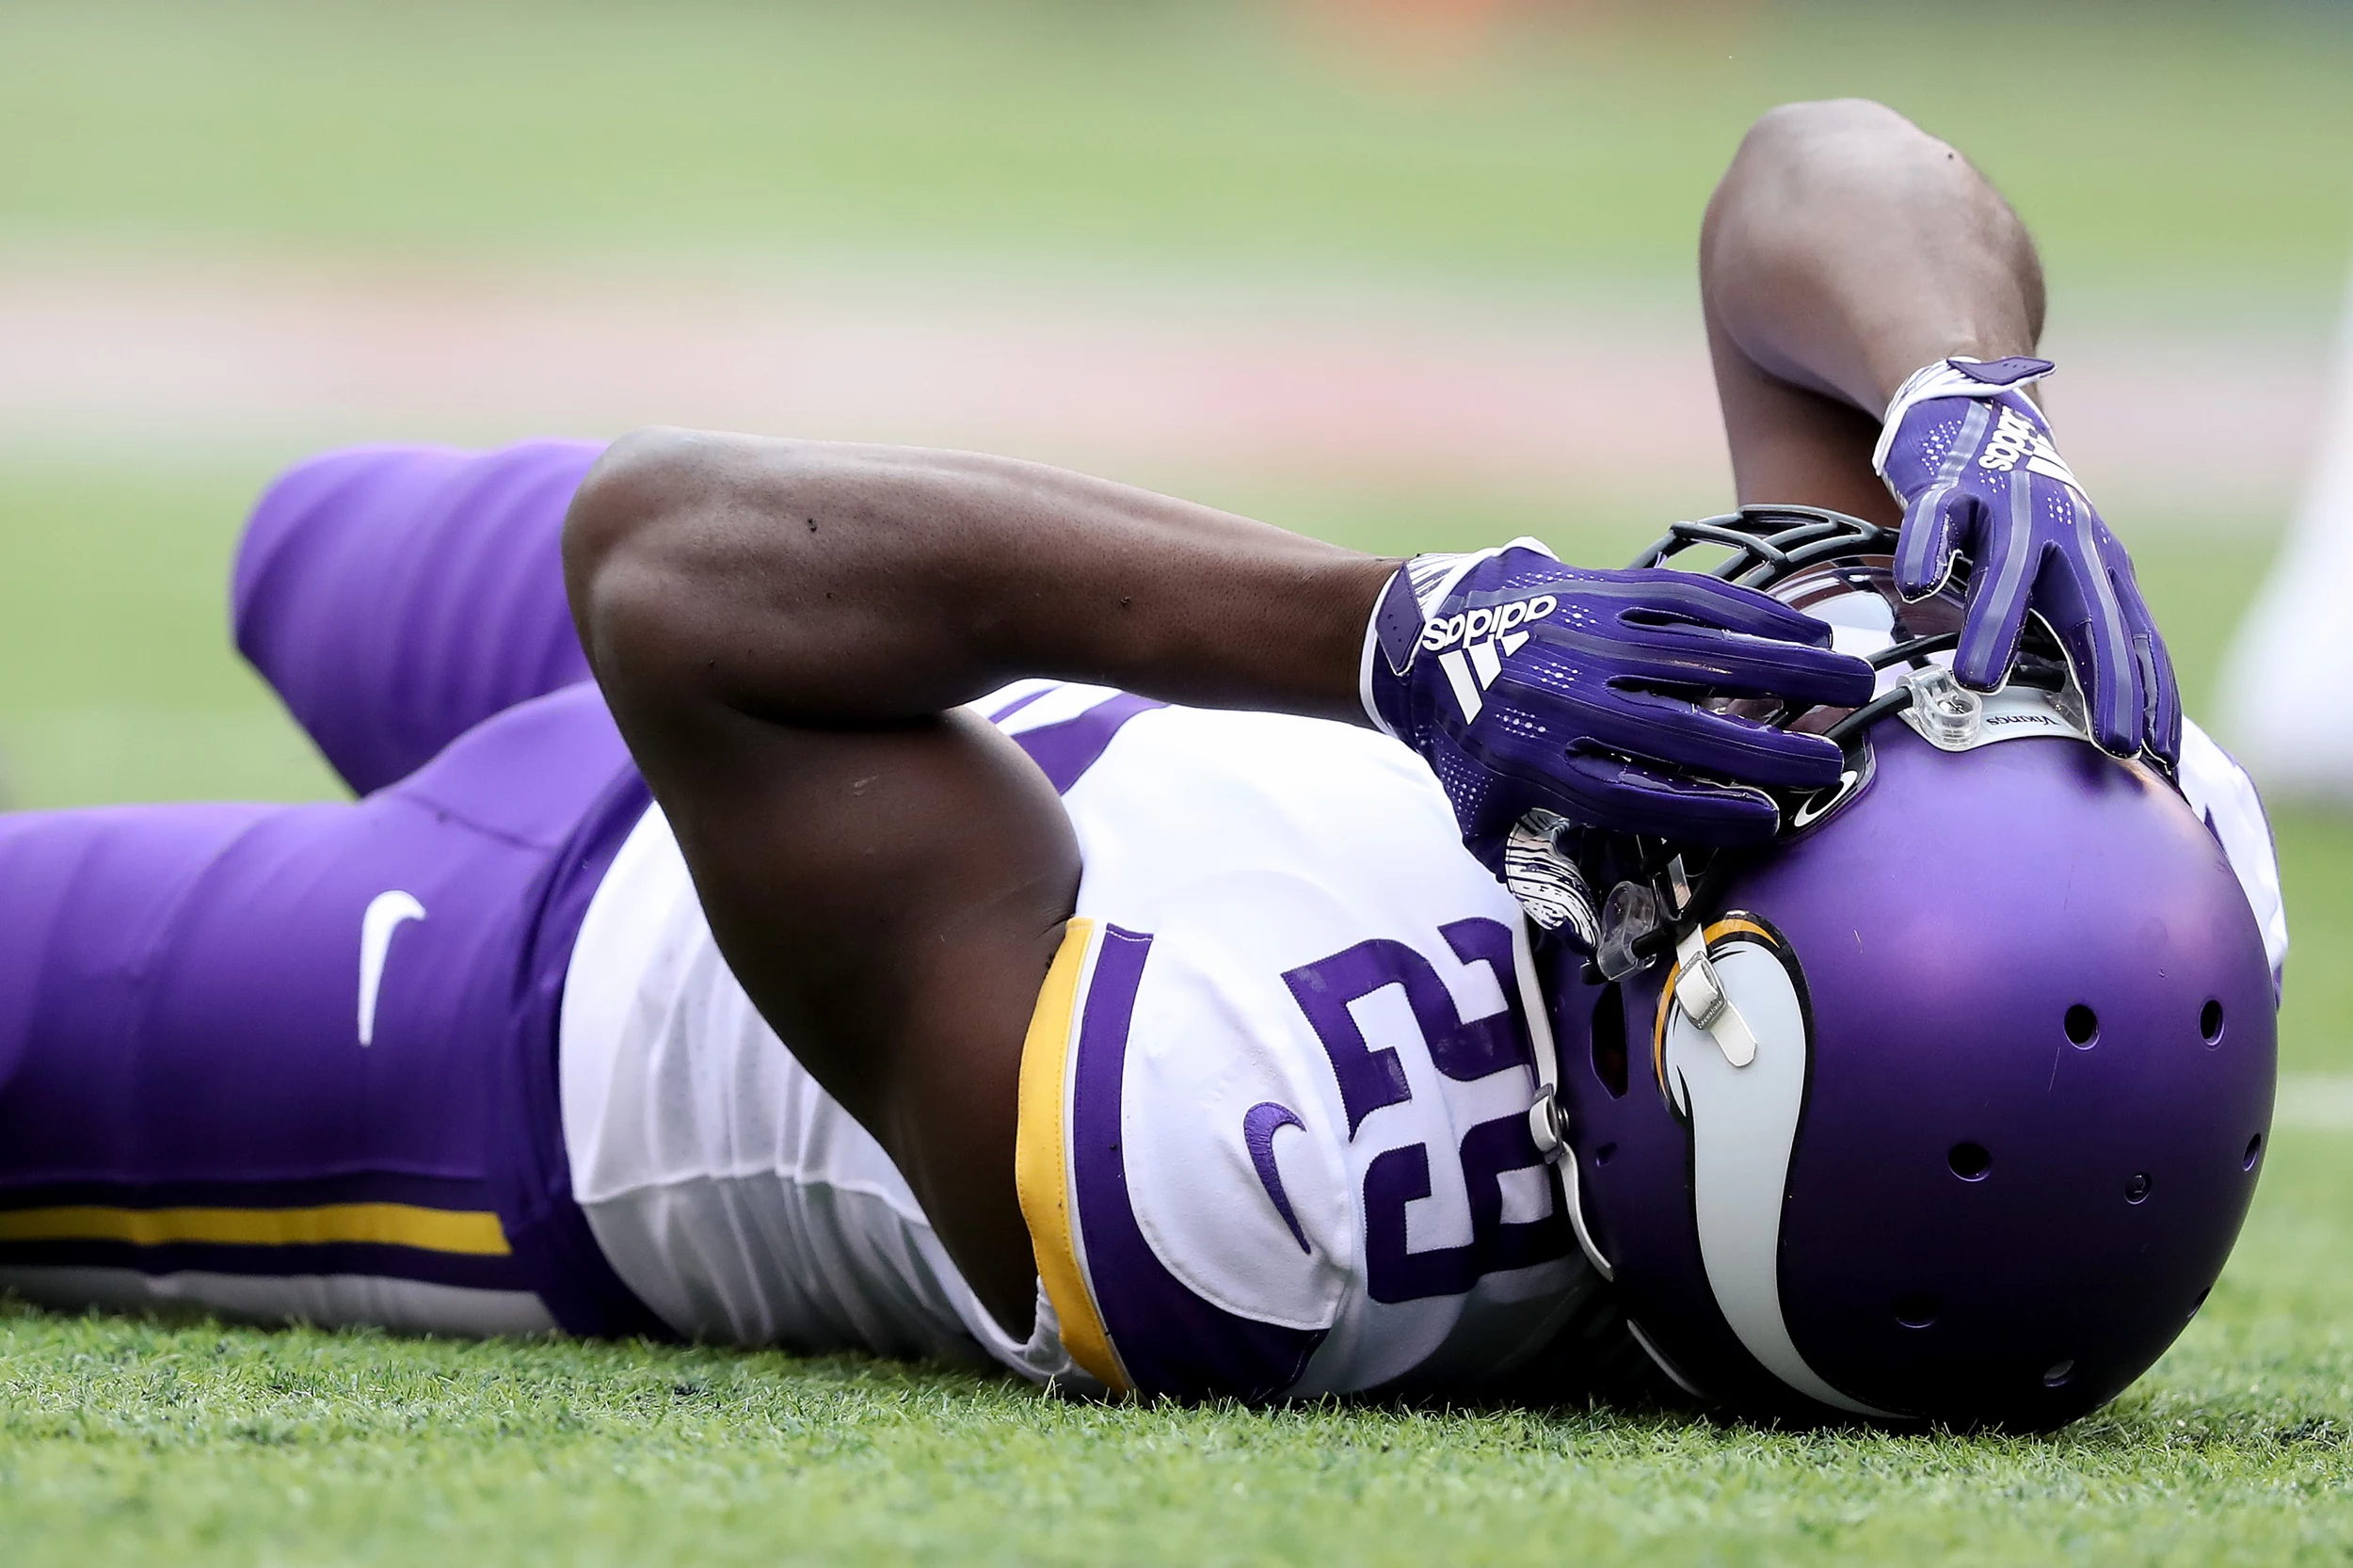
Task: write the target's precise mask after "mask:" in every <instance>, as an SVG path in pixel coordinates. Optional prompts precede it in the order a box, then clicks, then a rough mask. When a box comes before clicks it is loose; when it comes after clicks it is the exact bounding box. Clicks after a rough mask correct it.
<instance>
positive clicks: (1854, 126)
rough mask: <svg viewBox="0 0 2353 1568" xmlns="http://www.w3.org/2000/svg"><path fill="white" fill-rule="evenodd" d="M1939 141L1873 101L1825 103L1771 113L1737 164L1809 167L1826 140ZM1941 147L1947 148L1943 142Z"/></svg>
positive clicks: (1754, 129) (1752, 131) (1751, 133)
mask: <svg viewBox="0 0 2353 1568" xmlns="http://www.w3.org/2000/svg"><path fill="white" fill-rule="evenodd" d="M1934 139H1935V138H1933V137H1931V136H1929V134H1928V133H1927V132H1925V131H1923V130H1921V129H1920V128H1919V127H1918V126H1917V125H1914V124H1913V122H1912V121H1911V120H1906V119H1905V118H1904V117H1903V116H1902V115H1900V114H1897V112H1896V111H1895V110H1894V109H1891V108H1889V107H1888V106H1887V105H1886V104H1881V103H1879V102H1877V101H1875V100H1873V99H1869V98H1819V99H1811V100H1805V101H1801V102H1799V103H1794V104H1778V105H1776V106H1775V107H1773V108H1769V109H1767V110H1766V111H1765V112H1764V113H1763V114H1761V115H1759V116H1757V117H1756V120H1755V122H1754V123H1753V124H1752V125H1750V127H1749V130H1748V134H1747V135H1746V136H1743V137H1742V138H1741V140H1740V152H1739V155H1738V159H1737V162H1736V167H1737V163H1738V162H1747V163H1789V162H1804V161H1807V160H1808V159H1809V158H1811V157H1813V156H1816V155H1818V150H1819V149H1820V148H1821V146H1822V145H1823V144H1824V143H1825V142H1826V141H1832V140H1836V141H1860V142H1864V143H1866V144H1867V143H1872V142H1884V143H1900V142H1907V141H1909V142H1920V143H1926V142H1929V141H1933V140H1934ZM1939 145H1940V146H1941V145H1942V144H1941V143H1939Z"/></svg>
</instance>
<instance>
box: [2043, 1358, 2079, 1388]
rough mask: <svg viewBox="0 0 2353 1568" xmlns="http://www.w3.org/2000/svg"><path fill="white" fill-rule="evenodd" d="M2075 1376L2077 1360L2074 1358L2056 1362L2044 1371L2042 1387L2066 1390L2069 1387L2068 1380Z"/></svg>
mask: <svg viewBox="0 0 2353 1568" xmlns="http://www.w3.org/2000/svg"><path fill="white" fill-rule="evenodd" d="M2074 1375H2075V1358H2074V1357H2073V1356H2070V1357H2068V1358H2067V1359H2066V1360H2065V1361H2054V1362H2052V1363H2051V1365H2050V1366H2049V1367H2047V1368H2044V1369H2043V1372H2042V1386H2043V1387H2045V1388H2064V1387H2066V1386H2067V1380H2068V1379H2069V1378H2072V1377H2073V1376H2074Z"/></svg>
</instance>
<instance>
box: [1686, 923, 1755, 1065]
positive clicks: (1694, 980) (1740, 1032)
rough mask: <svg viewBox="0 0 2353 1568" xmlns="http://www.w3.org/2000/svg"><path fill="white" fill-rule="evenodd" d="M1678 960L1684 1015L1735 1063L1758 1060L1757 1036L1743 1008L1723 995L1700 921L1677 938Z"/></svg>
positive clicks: (1727, 1059) (1687, 927)
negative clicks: (1742, 1014)
mask: <svg viewBox="0 0 2353 1568" xmlns="http://www.w3.org/2000/svg"><path fill="white" fill-rule="evenodd" d="M1675 963H1676V964H1677V966H1679V969H1680V972H1679V973H1678V974H1677V976H1676V978H1675V1000H1677V1001H1680V1002H1681V1003H1682V1004H1683V1011H1684V1014H1685V1016H1688V1017H1689V1018H1690V1020H1691V1022H1692V1023H1694V1024H1696V1025H1697V1026H1698V1027H1699V1030H1700V1032H1701V1033H1703V1034H1705V1035H1706V1036H1707V1037H1708V1038H1709V1039H1711V1040H1713V1041H1715V1042H1716V1048H1717V1049H1719V1050H1721V1051H1722V1052H1723V1053H1724V1060H1725V1061H1727V1062H1729V1063H1731V1064H1733V1065H1734V1066H1736V1067H1745V1066H1747V1065H1748V1064H1750V1063H1752V1062H1753V1061H1755V1060H1756V1035H1755V1033H1754V1032H1753V1031H1752V1030H1751V1029H1750V1028H1749V1021H1748V1020H1747V1019H1746V1018H1743V1017H1742V1016H1740V1010H1739V1009H1738V1008H1737V1007H1735V1006H1733V1005H1732V999H1731V998H1730V997H1727V996H1725V995H1724V986H1723V982H1722V981H1721V980H1720V979H1718V978H1717V975H1716V966H1715V965H1714V964H1713V963H1712V962H1710V961H1709V959H1708V956H1707V937H1706V936H1705V934H1704V933H1702V931H1701V930H1700V925H1699V922H1698V921H1697V920H1694V921H1692V922H1691V923H1690V924H1689V925H1688V926H1685V927H1684V928H1683V935H1682V936H1680V937H1678V938H1677V939H1676V941H1675Z"/></svg>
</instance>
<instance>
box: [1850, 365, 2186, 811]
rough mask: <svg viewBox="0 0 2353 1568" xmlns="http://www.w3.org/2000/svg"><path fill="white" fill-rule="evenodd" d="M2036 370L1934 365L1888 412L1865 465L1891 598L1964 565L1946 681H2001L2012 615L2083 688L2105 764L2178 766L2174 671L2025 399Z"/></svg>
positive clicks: (1988, 684) (2114, 551) (2108, 538)
mask: <svg viewBox="0 0 2353 1568" xmlns="http://www.w3.org/2000/svg"><path fill="white" fill-rule="evenodd" d="M2050 372H2051V362H2050V361H2049V360H2033V359H2026V358H2024V357H2020V358H2013V359H2008V360H1990V361H1987V362H1984V363H1979V362H1978V361H1977V360H1938V361H1936V362H1935V363H1934V364H1931V365H1928V366H1925V367H1924V368H1922V369H1921V370H1919V371H1917V372H1915V373H1913V376H1912V377H1911V378H1910V379H1909V380H1907V381H1906V382H1905V383H1904V384H1903V386H1902V387H1901V388H1900V389H1898V390H1897V393H1896V398H1895V401H1894V402H1893V403H1892V404H1890V405H1889V407H1888V414H1887V426H1886V429H1885V430H1884V431H1883V432H1881V436H1880V444H1879V451H1878V452H1877V453H1876V454H1875V455H1874V457H1873V466H1874V467H1876V468H1877V469H1878V470H1879V472H1880V475H1881V477H1882V478H1884V479H1885V480H1886V481H1887V488H1889V489H1891V490H1893V491H1895V493H1896V499H1897V500H1898V501H1900V502H1902V503H1903V506H1904V527H1903V535H1902V539H1901V542H1900V543H1899V544H1898V545H1897V554H1896V585H1897V588H1898V589H1900V590H1901V591H1902V592H1903V593H1904V594H1905V595H1907V596H1908V597H1910V598H1913V599H1918V598H1920V597H1922V596H1923V595H1926V594H1929V593H1932V592H1934V591H1935V590H1936V588H1937V586H1938V585H1939V584H1942V583H1943V582H1944V581H1945V578H1946V577H1947V576H1948V575H1949V574H1950V573H1951V571H1952V568H1953V561H1954V558H1955V557H1956V556H1957V555H1962V554H1965V555H1967V556H1968V557H1969V561H1970V574H1969V594H1968V618H1967V620H1966V622H1965V623H1964V625H1963V627H1962V630H1961V646H1960V647H1959V648H1957V649H1955V650H1954V654H1953V675H1954V677H1955V678H1956V679H1957V680H1960V681H1961V684H1962V685H1964V686H1974V687H1976V688H1977V690H1979V691H1983V692H1990V691H1992V690H1993V689H1994V688H1995V687H1997V686H1999V685H2001V683H2002V682H2003V681H2004V680H2007V679H2008V678H2009V669H2010V663H2011V661H2012V660H2013V659H2014V658H2015V657H2016V656H2017V653H2018V639H2019V636H2020V634H2021V633H2022V632H2024V631H2025V622H2026V612H2027V611H2029V610H2032V611H2035V612H2036V613H2037V614H2039V615H2041V616H2042V618H2043V619H2044V620H2045V621H2047V622H2048V623H2049V624H2050V627H2051V630H2052V631H2053V632H2055V633H2057V637H2058V640H2059V643H2060V645H2061V646H2062V647H2063V648H2066V650H2067V660H2068V663H2069V664H2071V665H2072V666H2073V669H2074V672H2075V681H2076V684H2078V685H2079V686H2081V687H2082V688H2083V692H2084V703H2085V706H2086V708H2087V710H2088V711H2089V720H2090V729H2091V738H2092V739H2093V740H2094V741H2096V742H2097V743H2099V744H2100V746H2101V748H2102V749H2103V750H2105V751H2109V752H2113V753H2114V754H2116V755H2117V756H2119V757H2132V756H2137V754H2139V753H2140V752H2141V751H2142V750H2143V749H2144V748H2145V749H2146V750H2148V751H2150V752H2153V753H2154V754H2155V755H2156V756H2158V757H2160V758H2162V759H2163V760H2165V762H2166V763H2167V765H2168V766H2170V765H2172V764H2173V762H2174V761H2175V760H2176V759H2178V758H2179V757H2180V755H2181V749H2182V704H2181V696H2180V693H2179V692H2178V690H2177V689H2176V687H2175V685H2174V680H2173V662H2172V660H2171V659H2170V658H2169V657H2168V655H2167V653H2166V651H2165V644H2164V642H2163V641H2162V640H2161V639H2160V638H2159V637H2158V636H2157V628H2156V623H2155V622H2154V621H2153V619H2152V618H2151V617H2150V615H2149V606H2148V604H2147V603H2146V602H2145V601H2144V600H2142V599H2141V597H2140V586H2139V584H2137V583H2136V582H2135V581H2134V579H2133V563H2132V561H2131V559H2130V558H2129V557H2127V556H2126V555H2125V553H2124V548H2123V546H2121V545H2120V544H2118V543H2117V542H2116V536H2115V535H2113V534H2111V533H2109V532H2108V526H2107V524H2106V523H2105V522H2103V521H2101V520H2100V514H2099V513H2098V512H2096V511H2094V510H2092V507H2091V503H2090V502H2089V500H2087V499H2085V496H2084V492H2083V489H2082V488H2081V487H2080V486H2078V485H2077V484H2076V483H2075V476H2074V474H2073V472H2070V471H2069V469H2068V467H2067V463H2066V460H2065V459H2064V458H2062V457H2060V456H2059V455H2058V448H2057V447H2056V446H2054V445H2053V444H2052V442H2051V427H2050V425H2049V424H2048V423H2047V422H2046V421H2045V420H2044V419H2043V417H2042V410H2041V409H2040V408H2036V407H2035V405H2034V403H2033V402H2032V400H2030V399H2029V398H2028V397H2027V396H2026V395H2025V390H2024V389H2025V388H2026V387H2027V386H2029V385H2031V384H2032V383H2033V382H2035V381H2037V380H2040V379H2041V377H2042V376H2047V375H2049V374H2050Z"/></svg>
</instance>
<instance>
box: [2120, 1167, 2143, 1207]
mask: <svg viewBox="0 0 2353 1568" xmlns="http://www.w3.org/2000/svg"><path fill="white" fill-rule="evenodd" d="M2148 1198H2149V1173H2148V1172H2146V1171H2135V1172H2134V1173H2133V1178H2132V1180H2130V1181H2128V1182H2126V1183H2125V1184H2124V1201H2125V1202H2126V1203H2145V1202H2147V1201H2148Z"/></svg>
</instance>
